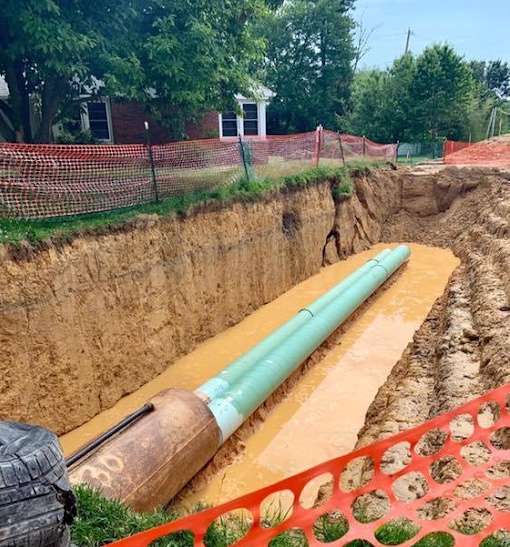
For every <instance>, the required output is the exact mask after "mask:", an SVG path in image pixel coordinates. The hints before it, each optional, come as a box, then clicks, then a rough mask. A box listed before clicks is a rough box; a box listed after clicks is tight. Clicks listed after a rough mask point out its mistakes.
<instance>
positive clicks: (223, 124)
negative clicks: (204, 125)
mask: <svg viewBox="0 0 510 547" xmlns="http://www.w3.org/2000/svg"><path fill="white" fill-rule="evenodd" d="M241 106H242V110H243V114H242V116H238V115H237V113H236V112H233V111H229V112H223V114H221V116H220V137H237V136H239V135H240V136H241V137H244V136H245V135H247V136H248V135H258V134H259V105H258V104H257V103H247V102H243V103H242V104H241Z"/></svg>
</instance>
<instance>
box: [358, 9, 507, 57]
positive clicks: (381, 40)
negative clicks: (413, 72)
mask: <svg viewBox="0 0 510 547" xmlns="http://www.w3.org/2000/svg"><path fill="white" fill-rule="evenodd" d="M355 8H356V9H355V11H354V19H355V20H356V21H358V22H359V21H362V23H363V26H364V27H365V28H366V29H367V30H369V31H370V30H372V29H373V32H372V35H371V37H370V39H369V42H368V46H369V51H368V52H367V53H366V55H365V56H364V57H363V59H362V61H361V64H360V66H361V68H374V67H377V68H386V67H387V66H389V65H391V64H392V62H393V60H394V59H395V58H397V57H399V56H401V55H402V54H403V53H404V50H405V45H406V36H407V30H408V29H409V28H410V29H411V32H412V34H411V38H410V48H409V49H410V50H411V51H412V52H413V53H414V54H416V55H417V54H420V53H421V52H422V51H423V49H424V48H426V47H427V46H429V45H431V44H434V43H448V44H450V45H451V46H453V47H454V49H455V50H456V51H457V52H458V53H460V54H461V55H463V56H464V57H465V59H467V60H468V61H471V60H485V61H490V60H496V59H501V60H502V61H506V62H508V63H509V64H510V0H356V2H355Z"/></svg>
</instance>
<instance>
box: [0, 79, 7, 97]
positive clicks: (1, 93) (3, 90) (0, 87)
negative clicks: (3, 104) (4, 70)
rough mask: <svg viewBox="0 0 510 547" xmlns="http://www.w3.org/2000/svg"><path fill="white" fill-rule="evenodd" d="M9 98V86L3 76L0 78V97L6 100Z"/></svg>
mask: <svg viewBox="0 0 510 547" xmlns="http://www.w3.org/2000/svg"><path fill="white" fill-rule="evenodd" d="M8 96H9V86H8V85H7V82H6V81H5V78H4V77H3V76H0V97H3V98H6V97H8Z"/></svg>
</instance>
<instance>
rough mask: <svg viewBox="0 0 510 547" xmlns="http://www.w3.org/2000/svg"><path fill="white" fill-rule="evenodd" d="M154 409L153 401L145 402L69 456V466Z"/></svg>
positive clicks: (67, 462)
mask: <svg viewBox="0 0 510 547" xmlns="http://www.w3.org/2000/svg"><path fill="white" fill-rule="evenodd" d="M153 410H154V405H153V404H152V403H145V404H144V405H143V406H142V407H141V408H139V409H138V410H136V411H135V412H133V413H132V414H129V415H128V416H126V417H125V418H124V419H123V420H122V421H120V422H119V423H118V424H116V425H114V426H113V427H111V428H110V429H108V430H107V431H105V432H104V433H103V434H102V435H100V436H99V437H97V438H96V439H94V440H93V441H91V442H90V443H88V444H86V445H85V446H84V447H83V448H80V450H78V452H76V453H74V454H73V455H72V456H69V458H68V459H67V460H66V465H67V467H71V465H73V464H74V463H76V462H77V461H78V460H81V459H82V458H84V457H85V456H86V455H87V454H89V453H90V452H92V450H94V449H95V448H97V447H98V446H101V445H102V444H103V443H104V442H106V441H107V440H108V439H111V438H112V437H113V435H115V434H116V433H118V432H119V431H122V430H123V429H125V428H126V427H128V426H129V425H131V424H133V423H134V422H135V421H136V420H138V419H139V418H141V417H142V416H145V414H148V413H149V412H152V411H153Z"/></svg>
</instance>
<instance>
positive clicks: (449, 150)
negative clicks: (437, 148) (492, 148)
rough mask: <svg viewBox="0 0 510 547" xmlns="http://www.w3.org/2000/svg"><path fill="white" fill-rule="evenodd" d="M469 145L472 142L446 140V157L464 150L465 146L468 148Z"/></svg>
mask: <svg viewBox="0 0 510 547" xmlns="http://www.w3.org/2000/svg"><path fill="white" fill-rule="evenodd" d="M468 146H471V143H470V142H458V141H446V142H445V143H444V156H445V157H446V156H449V155H450V154H455V152H459V151H460V150H464V148H467V147H468Z"/></svg>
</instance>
